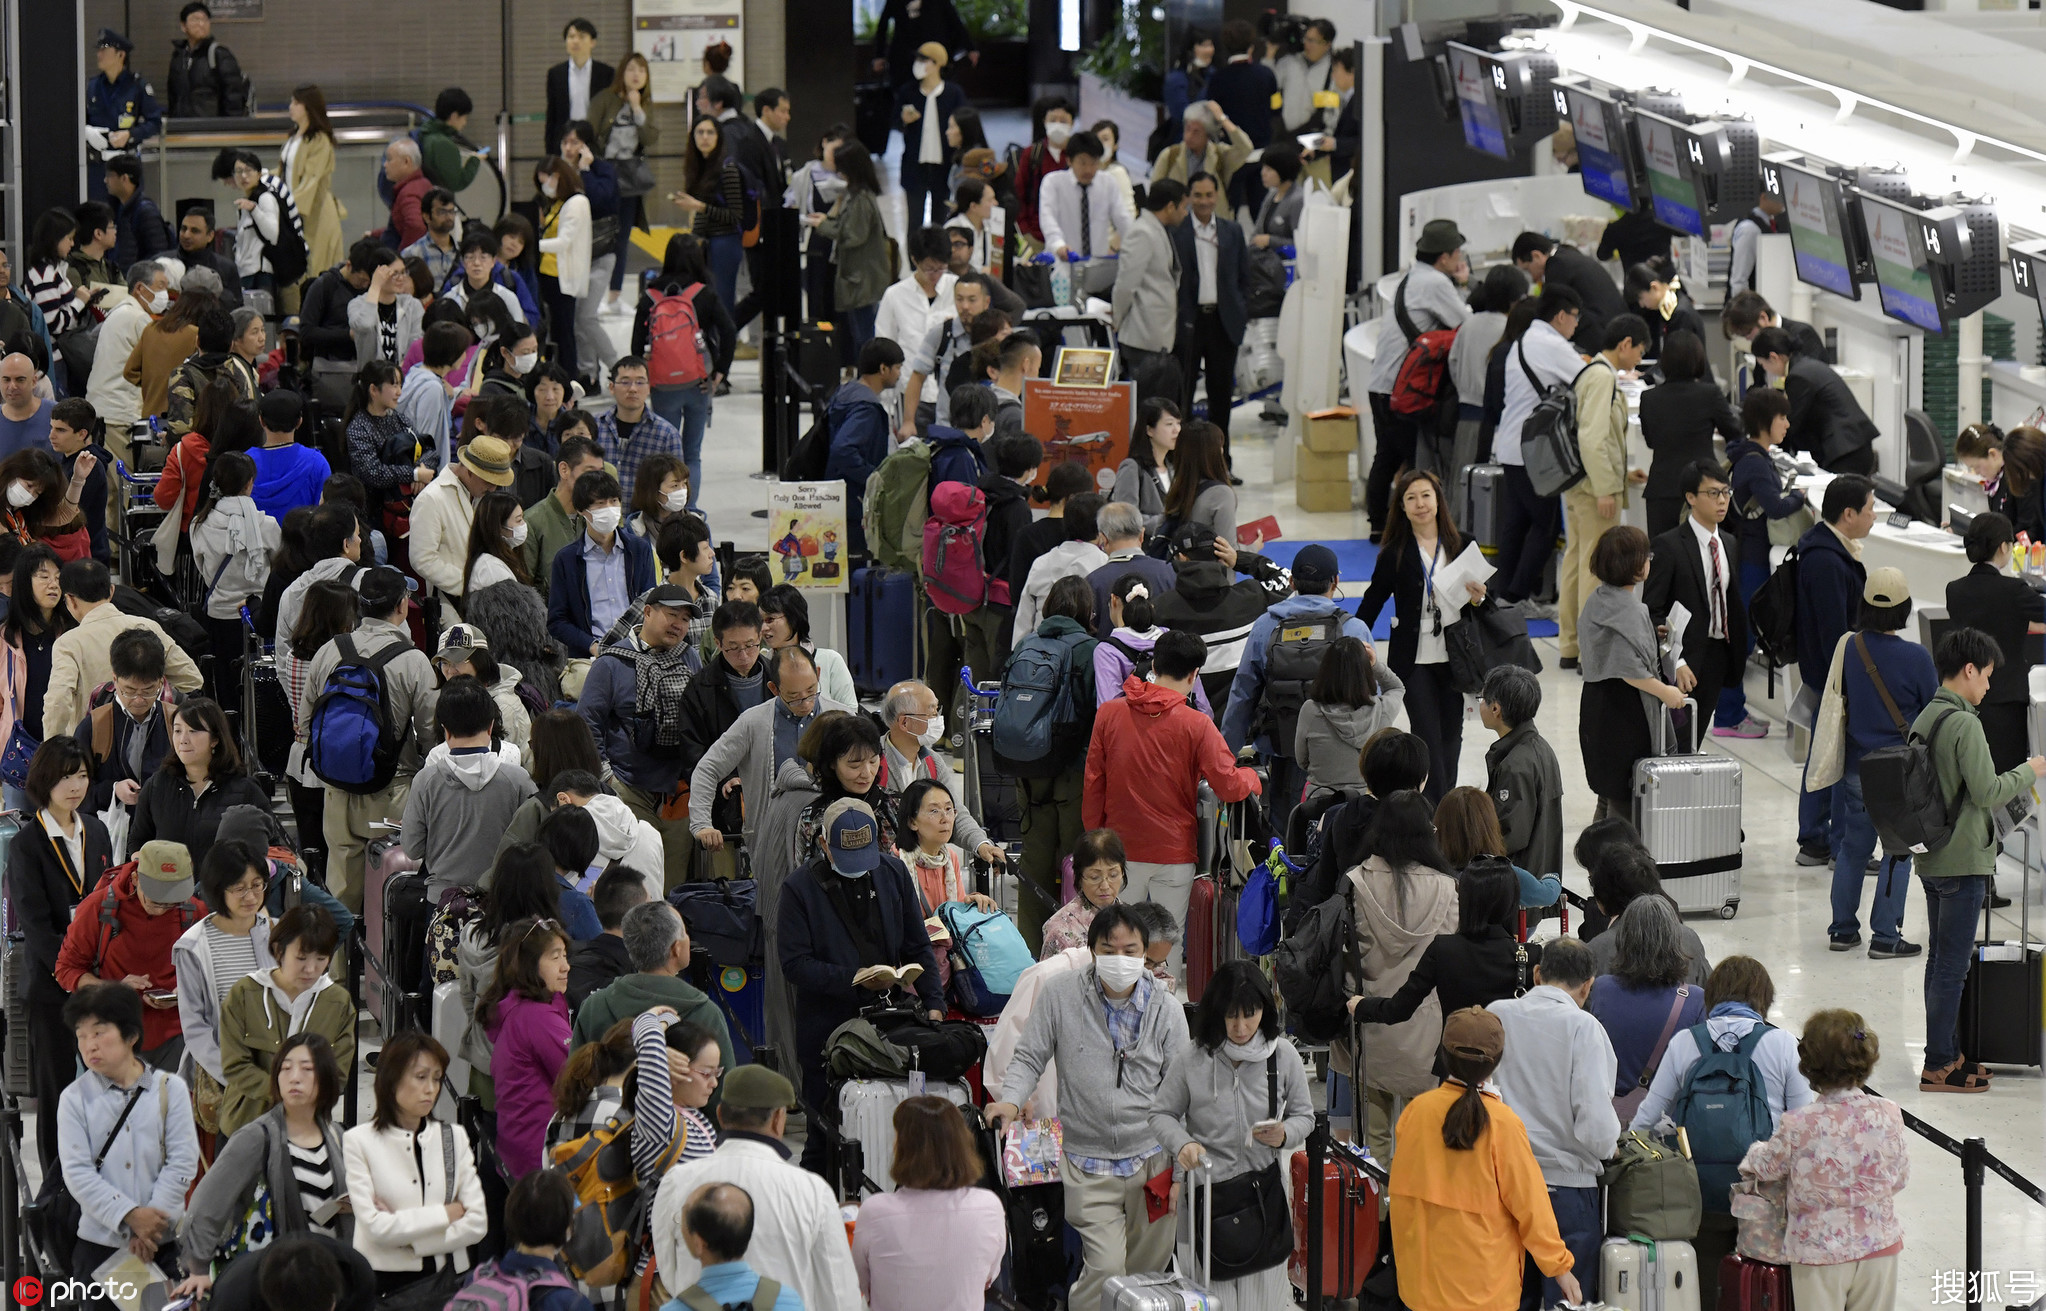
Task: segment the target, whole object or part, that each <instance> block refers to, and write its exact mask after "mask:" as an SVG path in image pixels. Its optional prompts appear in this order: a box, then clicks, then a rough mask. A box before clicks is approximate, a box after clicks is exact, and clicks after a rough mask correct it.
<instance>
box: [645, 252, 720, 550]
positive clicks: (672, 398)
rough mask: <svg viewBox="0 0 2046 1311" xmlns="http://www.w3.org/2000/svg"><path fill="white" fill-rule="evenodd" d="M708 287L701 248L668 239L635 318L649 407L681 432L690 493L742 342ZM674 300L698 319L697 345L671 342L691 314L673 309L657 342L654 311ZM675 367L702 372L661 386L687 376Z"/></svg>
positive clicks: (699, 477) (700, 477) (700, 471)
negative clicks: (714, 409)
mask: <svg viewBox="0 0 2046 1311" xmlns="http://www.w3.org/2000/svg"><path fill="white" fill-rule="evenodd" d="M709 284H710V273H709V270H708V269H707V268H706V267H705V265H704V254H703V243H702V242H700V241H698V240H697V239H696V238H695V237H693V236H691V235H690V234H688V233H686V232H684V233H678V234H677V235H676V236H673V237H671V238H669V239H668V251H667V254H666V256H665V257H664V258H663V259H662V261H661V272H660V276H659V277H657V278H655V279H654V280H653V281H652V282H650V283H648V284H647V287H646V290H645V291H643V292H641V293H640V297H639V307H638V309H637V310H636V311H635V312H634V314H633V318H632V352H633V354H635V355H637V356H639V357H640V358H641V359H643V360H645V361H647V364H648V377H649V379H650V380H651V381H652V383H653V399H652V401H651V402H650V403H651V404H652V405H653V407H654V413H655V414H658V415H660V416H661V417H662V418H663V419H666V420H667V421H668V422H669V423H672V424H674V425H675V426H676V427H677V428H679V429H680V430H681V432H682V458H683V460H684V461H685V462H687V464H688V465H689V485H690V486H691V487H692V488H693V487H695V486H696V484H697V483H699V482H701V481H703V433H704V430H705V429H706V428H708V427H709V426H710V405H711V400H712V398H713V397H715V396H716V395H717V393H718V388H719V387H721V386H722V385H723V384H724V380H725V375H726V374H728V373H730V372H731V370H732V351H733V349H734V347H736V346H737V344H738V340H739V329H738V326H737V325H736V324H735V323H733V321H732V314H731V307H730V306H729V305H727V304H726V303H725V301H724V298H723V297H721V296H719V295H718V293H717V291H716V289H715V288H713V287H711V286H710V285H709ZM676 297H681V298H683V300H684V301H685V302H686V303H687V305H688V308H689V309H690V310H691V311H693V312H694V314H695V317H696V328H697V331H696V334H695V337H694V339H693V340H689V339H680V340H675V341H670V340H669V339H668V338H669V334H670V333H678V334H679V333H680V332H681V331H683V330H682V329H676V328H670V327H669V326H668V325H669V324H670V323H671V322H679V323H681V324H684V325H686V323H687V321H688V319H687V315H677V314H676V312H675V311H674V310H673V309H670V310H667V311H666V312H664V313H663V315H662V329H663V331H662V338H663V340H662V341H661V342H656V341H655V340H654V332H653V318H654V310H655V307H656V306H660V305H668V304H672V303H673V301H674V299H675V298H676ZM670 361H673V362H674V363H673V364H671V363H670ZM677 365H687V366H688V367H690V368H691V369H700V370H701V376H700V377H699V378H697V379H696V381H694V382H687V381H663V379H668V378H675V377H680V376H686V375H678V374H676V373H674V372H673V369H674V368H675V367H676V366H677ZM692 495H693V493H692ZM689 508H690V509H692V510H693V509H695V508H696V507H695V505H694V504H691V505H690V507H689Z"/></svg>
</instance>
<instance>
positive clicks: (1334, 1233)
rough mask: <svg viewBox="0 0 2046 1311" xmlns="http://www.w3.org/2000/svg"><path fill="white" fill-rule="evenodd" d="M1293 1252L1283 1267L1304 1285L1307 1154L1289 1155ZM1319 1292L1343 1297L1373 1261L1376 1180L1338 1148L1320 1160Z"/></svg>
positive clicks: (1356, 1285) (1354, 1288)
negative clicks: (1290, 1158)
mask: <svg viewBox="0 0 2046 1311" xmlns="http://www.w3.org/2000/svg"><path fill="white" fill-rule="evenodd" d="M1292 1172H1293V1255H1292V1257H1290V1258H1289V1259H1288V1260H1287V1262H1286V1273H1287V1274H1288V1275H1289V1276H1291V1278H1292V1280H1293V1287H1295V1288H1298V1289H1301V1290H1302V1291H1305V1290H1306V1288H1307V1259H1308V1251H1309V1247H1310V1244H1309V1242H1308V1232H1307V1154H1306V1153H1305V1152H1296V1153H1294V1155H1293V1164H1292ZM1321 1186H1322V1202H1321V1241H1320V1242H1318V1243H1315V1244H1313V1245H1312V1246H1315V1247H1319V1248H1320V1249H1321V1293H1322V1296H1323V1297H1330V1298H1338V1299H1348V1298H1353V1297H1355V1296H1357V1294H1358V1292H1359V1291H1360V1290H1361V1289H1362V1288H1363V1287H1364V1276H1365V1275H1367V1274H1369V1273H1370V1272H1371V1268H1372V1266H1373V1265H1375V1264H1376V1263H1377V1261H1378V1183H1377V1181H1376V1180H1374V1179H1373V1178H1372V1177H1371V1176H1370V1175H1368V1174H1365V1173H1364V1172H1363V1171H1362V1170H1360V1169H1358V1168H1357V1166H1356V1165H1355V1164H1354V1163H1352V1162H1350V1161H1349V1160H1347V1159H1345V1158H1344V1157H1343V1156H1342V1155H1341V1154H1340V1153H1338V1154H1337V1155H1334V1156H1331V1157H1330V1158H1329V1159H1328V1160H1325V1161H1323V1162H1322V1163H1321Z"/></svg>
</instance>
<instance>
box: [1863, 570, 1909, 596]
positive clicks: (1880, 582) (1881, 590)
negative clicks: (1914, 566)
mask: <svg viewBox="0 0 2046 1311" xmlns="http://www.w3.org/2000/svg"><path fill="white" fill-rule="evenodd" d="M1861 599H1862V600H1863V601H1865V602H1867V603H1868V604H1870V605H1904V604H1906V603H1908V602H1909V601H1910V600H1911V580H1910V579H1908V578H1906V577H1904V571H1903V570H1902V569H1899V568H1897V567H1896V566H1895V565H1887V564H1886V565H1883V566H1882V567H1881V568H1879V569H1871V570H1869V571H1868V582H1867V583H1866V584H1865V585H1863V587H1862V589H1861Z"/></svg>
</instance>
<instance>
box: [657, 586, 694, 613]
mask: <svg viewBox="0 0 2046 1311" xmlns="http://www.w3.org/2000/svg"><path fill="white" fill-rule="evenodd" d="M646 603H647V604H648V605H666V606H675V607H677V608H679V609H685V610H689V611H691V612H694V611H695V609H696V598H695V597H693V596H691V595H689V589H688V588H686V587H684V586H682V584H680V583H662V584H661V585H660V586H659V587H656V588H655V589H654V590H653V591H651V592H648V593H647V594H646Z"/></svg>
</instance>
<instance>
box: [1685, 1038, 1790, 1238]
mask: <svg viewBox="0 0 2046 1311" xmlns="http://www.w3.org/2000/svg"><path fill="white" fill-rule="evenodd" d="M1771 1027H1773V1026H1771V1025H1768V1024H1764V1023H1761V1022H1759V1021H1757V1022H1756V1024H1755V1027H1754V1028H1752V1029H1750V1030H1748V1036H1747V1037H1745V1038H1742V1039H1741V1040H1740V1045H1739V1046H1737V1047H1735V1048H1734V1049H1733V1050H1732V1051H1730V1052H1729V1051H1721V1050H1720V1048H1719V1046H1718V1044H1716V1043H1714V1042H1713V1041H1712V1034H1711V1031H1710V1029H1709V1028H1708V1026H1707V1025H1705V1024H1704V1023H1702V1022H1701V1023H1699V1024H1695V1025H1693V1026H1691V1041H1692V1042H1694V1043H1696V1044H1697V1046H1698V1053H1699V1055H1698V1060H1697V1062H1696V1063H1695V1064H1693V1065H1692V1066H1691V1070H1690V1073H1688V1074H1686V1075H1685V1076H1684V1083H1683V1087H1682V1088H1681V1089H1679V1090H1678V1092H1677V1097H1676V1101H1675V1102H1673V1103H1672V1104H1671V1106H1670V1112H1669V1117H1670V1120H1671V1121H1672V1122H1673V1123H1675V1124H1676V1125H1677V1127H1678V1128H1680V1129H1682V1130H1683V1131H1684V1134H1685V1136H1686V1137H1687V1138H1689V1140H1690V1143H1691V1159H1692V1160H1693V1161H1694V1162H1696V1164H1697V1166H1698V1191H1699V1193H1700V1195H1701V1196H1702V1197H1703V1199H1704V1202H1705V1209H1706V1210H1707V1211H1713V1212H1716V1213H1718V1214H1720V1215H1725V1214H1727V1212H1728V1208H1729V1207H1730V1206H1731V1204H1732V1203H1731V1200H1730V1197H1729V1190H1731V1189H1732V1187H1733V1185H1734V1184H1735V1183H1736V1182H1737V1181H1738V1180H1739V1179H1740V1166H1741V1158H1742V1157H1744V1156H1746V1155H1747V1154H1748V1148H1750V1147H1752V1146H1753V1145H1755V1144H1756V1143H1758V1142H1761V1141H1762V1140H1763V1139H1764V1138H1767V1137H1768V1136H1769V1135H1770V1134H1772V1133H1774V1132H1776V1117H1775V1116H1774V1115H1772V1114H1771V1113H1770V1111H1769V1090H1768V1089H1767V1088H1766V1087H1764V1086H1763V1083H1762V1071H1761V1070H1760V1069H1758V1068H1757V1067H1756V1065H1755V1047H1756V1045H1757V1044H1759V1043H1760V1042H1761V1041H1762V1036H1763V1035H1764V1034H1766V1033H1768V1032H1769V1030H1770V1028H1771Z"/></svg>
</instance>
